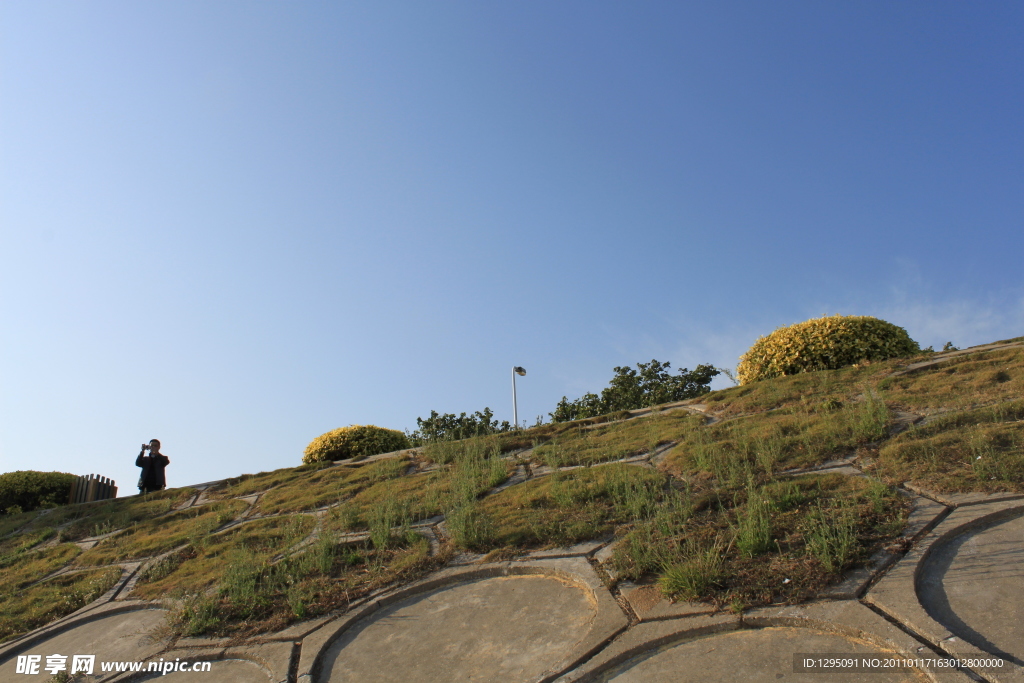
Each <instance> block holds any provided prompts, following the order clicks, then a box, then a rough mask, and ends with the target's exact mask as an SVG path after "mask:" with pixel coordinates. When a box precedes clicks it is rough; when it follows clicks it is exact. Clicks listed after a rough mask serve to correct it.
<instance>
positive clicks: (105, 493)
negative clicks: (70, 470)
mask: <svg viewBox="0 0 1024 683" xmlns="http://www.w3.org/2000/svg"><path fill="white" fill-rule="evenodd" d="M108 498H117V486H116V485H115V484H114V480H113V479H107V478H106V477H101V476H100V475H98V474H90V475H89V476H86V477H76V478H75V479H74V481H72V482H71V495H70V496H69V498H68V502H69V503H91V502H92V501H94V500H106V499H108Z"/></svg>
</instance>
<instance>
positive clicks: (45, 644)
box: [0, 609, 166, 681]
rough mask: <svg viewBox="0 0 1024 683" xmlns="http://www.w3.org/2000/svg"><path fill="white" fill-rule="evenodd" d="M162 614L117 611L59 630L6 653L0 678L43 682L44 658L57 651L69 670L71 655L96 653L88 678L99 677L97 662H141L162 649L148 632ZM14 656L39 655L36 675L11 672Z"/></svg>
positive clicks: (162, 618) (155, 626)
mask: <svg viewBox="0 0 1024 683" xmlns="http://www.w3.org/2000/svg"><path fill="white" fill-rule="evenodd" d="M165 614H166V611H165V610H162V609H142V610H135V611H132V612H119V613H117V614H111V615H109V616H105V617H100V618H99V619H94V620H92V621H87V622H85V623H82V624H79V625H78V626H75V627H73V628H70V629H68V630H66V631H61V632H59V633H57V634H56V635H54V636H52V637H50V638H47V639H46V640H43V641H40V642H37V643H36V644H34V645H32V646H30V647H28V648H25V649H23V650H19V651H18V652H17V653H16V654H13V655H10V658H9V659H7V660H6V661H4V662H3V663H2V664H0V680H3V681H17V680H24V681H32V680H37V679H38V680H43V681H45V680H47V679H49V678H50V676H51V674H49V673H46V672H45V671H44V670H43V667H45V666H46V657H47V656H48V655H57V654H59V655H65V656H67V668H68V671H70V670H71V661H72V656H73V655H96V665H95V671H94V675H93V676H92V677H90V679H89V680H99V679H100V673H101V672H100V662H107V661H142V660H145V659H149V658H150V657H151V656H152V655H154V654H156V653H157V652H159V651H160V650H162V649H163V643H162V642H160V641H157V640H154V639H153V638H152V637H150V635H149V634H151V633H152V632H153V631H154V630H155V629H157V628H158V627H159V626H161V625H162V624H163V623H164V615H165ZM18 655H42V659H41V660H40V667H39V674H38V676H26V675H24V674H17V673H15V671H16V669H17V660H18ZM111 675H112V674H111Z"/></svg>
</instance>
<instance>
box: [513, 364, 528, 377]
mask: <svg viewBox="0 0 1024 683" xmlns="http://www.w3.org/2000/svg"><path fill="white" fill-rule="evenodd" d="M512 372H514V373H516V374H517V375H519V376H520V377H525V376H526V368H521V367H519V366H518V365H517V366H515V367H514V368H512Z"/></svg>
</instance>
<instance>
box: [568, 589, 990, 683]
mask: <svg viewBox="0 0 1024 683" xmlns="http://www.w3.org/2000/svg"><path fill="white" fill-rule="evenodd" d="M918 647H920V643H918V642H917V641H916V640H914V639H913V638H911V637H910V636H908V635H906V634H905V633H903V632H902V631H900V630H899V629H898V628H896V627H895V626H893V625H891V624H890V623H889V622H887V621H886V620H885V619H883V618H882V617H880V616H878V615H877V614H875V613H874V612H872V611H871V610H870V609H868V608H867V607H864V606H863V605H861V604H860V603H858V602H856V601H843V602H826V603H818V604H813V605H803V606H797V607H783V608H773V609H763V610H756V611H753V612H750V613H748V614H744V615H743V617H742V619H741V618H740V617H739V616H738V615H734V614H729V613H721V612H720V613H718V614H712V615H697V616H693V617H690V618H685V619H672V620H663V621H655V622H649V623H641V624H639V625H637V626H634V627H633V628H631V629H630V630H629V631H627V632H626V633H625V634H623V635H622V636H620V637H619V638H618V639H616V640H615V641H614V642H613V643H612V644H611V645H609V646H608V647H607V648H605V650H603V651H602V652H601V653H600V654H598V655H597V656H596V657H594V658H593V659H591V660H590V661H588V662H586V663H585V664H584V665H582V666H581V667H579V668H577V669H576V670H574V671H572V672H570V673H569V674H567V675H566V676H563V677H562V678H560V679H559V683H569V682H570V681H573V682H574V681H621V682H625V681H643V682H644V683H659V682H662V681H664V682H666V683H668V682H669V681H671V682H675V681H740V680H742V681H779V680H798V681H859V680H864V681H880V682H882V681H907V680H915V681H930V680H931V681H936V682H937V683H953V682H954V681H967V680H970V679H969V678H968V677H967V676H966V675H964V674H962V673H960V672H956V671H939V672H937V673H934V674H932V673H925V672H921V671H918V672H908V673H898V672H890V673H888V674H886V673H871V674H860V675H857V674H831V675H829V674H825V675H819V674H814V673H794V662H793V657H794V654H796V653H836V654H838V653H848V654H853V653H857V654H864V655H879V656H884V655H885V654H892V653H901V654H906V655H908V656H909V655H918V654H919V653H918V652H917V648H918Z"/></svg>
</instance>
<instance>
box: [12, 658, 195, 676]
mask: <svg viewBox="0 0 1024 683" xmlns="http://www.w3.org/2000/svg"><path fill="white" fill-rule="evenodd" d="M43 659H44V658H43V655H18V661H17V664H16V665H15V670H14V673H19V674H26V675H29V676H34V675H37V674H40V673H43V672H45V673H48V674H53V675H56V674H58V673H60V672H62V671H66V672H67V673H69V674H78V673H81V674H85V675H87V676H91V675H92V674H93V672H94V671H95V670H96V655H70V656H68V655H46V658H45V659H46V661H45V663H44V661H43ZM69 659H70V660H71V661H70V663H69V662H68V660H69ZM210 666H211V663H210V662H190V661H187V660H186V661H184V662H183V661H181V660H180V659H175V660H174V661H173V662H172V661H169V660H168V661H164V660H163V658H161V659H160V660H159V661H149V662H138V661H135V662H100V663H99V670H100V671H101V672H103V673H112V672H121V671H146V672H157V673H160V674H162V675H167V674H169V673H173V672H175V671H196V672H204V671H209V670H210Z"/></svg>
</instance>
